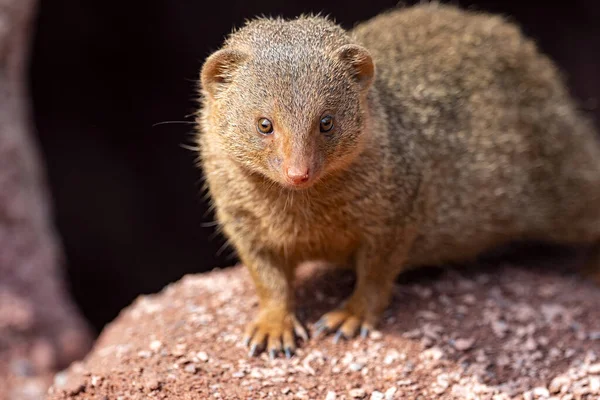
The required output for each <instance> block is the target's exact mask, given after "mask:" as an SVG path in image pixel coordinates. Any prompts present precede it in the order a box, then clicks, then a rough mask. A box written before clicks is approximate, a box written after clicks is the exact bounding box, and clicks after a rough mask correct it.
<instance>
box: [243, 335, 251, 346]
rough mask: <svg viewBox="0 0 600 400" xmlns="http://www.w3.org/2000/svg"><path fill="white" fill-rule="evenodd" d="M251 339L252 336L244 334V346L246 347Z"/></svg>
mask: <svg viewBox="0 0 600 400" xmlns="http://www.w3.org/2000/svg"><path fill="white" fill-rule="evenodd" d="M251 339H252V338H251V337H250V336H246V337H245V338H244V346H246V347H248V345H249V344H250V340H251Z"/></svg>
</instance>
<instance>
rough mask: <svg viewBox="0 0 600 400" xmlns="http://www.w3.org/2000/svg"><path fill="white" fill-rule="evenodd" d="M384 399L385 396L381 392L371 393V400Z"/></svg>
mask: <svg viewBox="0 0 600 400" xmlns="http://www.w3.org/2000/svg"><path fill="white" fill-rule="evenodd" d="M384 398H385V395H384V394H383V393H381V392H378V391H377V390H375V391H374V392H373V393H371V400H383V399H384Z"/></svg>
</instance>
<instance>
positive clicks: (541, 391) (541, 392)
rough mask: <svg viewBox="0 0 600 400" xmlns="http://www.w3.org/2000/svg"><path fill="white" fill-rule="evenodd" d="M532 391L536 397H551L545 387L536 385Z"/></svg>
mask: <svg viewBox="0 0 600 400" xmlns="http://www.w3.org/2000/svg"><path fill="white" fill-rule="evenodd" d="M532 393H533V395H534V396H536V397H543V398H547V397H550V392H549V391H548V389H546V388H545V387H536V388H535V389H533V391H532Z"/></svg>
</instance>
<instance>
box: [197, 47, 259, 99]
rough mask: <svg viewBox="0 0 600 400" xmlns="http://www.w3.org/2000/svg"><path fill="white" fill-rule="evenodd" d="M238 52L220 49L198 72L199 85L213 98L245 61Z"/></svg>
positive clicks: (243, 54) (243, 56) (243, 55)
mask: <svg viewBox="0 0 600 400" xmlns="http://www.w3.org/2000/svg"><path fill="white" fill-rule="evenodd" d="M246 58H247V55H246V54H245V53H243V52H241V51H239V50H232V49H222V50H218V51H216V52H214V53H213V54H211V55H210V56H209V57H208V58H207V59H206V61H205V62H204V65H203V66H202V70H201V72H200V83H201V84H202V89H204V90H205V91H206V92H207V93H208V94H209V95H210V96H212V97H215V96H216V95H217V94H218V93H219V92H220V91H222V90H223V89H224V88H225V87H227V84H229V83H230V82H231V80H232V78H233V72H234V71H235V70H236V69H237V68H238V67H239V66H240V65H241V64H242V62H243V61H244V60H246Z"/></svg>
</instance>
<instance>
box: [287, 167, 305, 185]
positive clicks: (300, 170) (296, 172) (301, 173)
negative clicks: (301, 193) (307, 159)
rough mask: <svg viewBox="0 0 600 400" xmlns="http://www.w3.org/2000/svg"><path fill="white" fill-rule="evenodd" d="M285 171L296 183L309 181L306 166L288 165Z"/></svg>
mask: <svg viewBox="0 0 600 400" xmlns="http://www.w3.org/2000/svg"><path fill="white" fill-rule="evenodd" d="M285 172H286V174H287V176H288V178H289V179H290V181H291V182H292V183H293V184H294V185H299V184H301V183H305V182H307V181H308V168H306V167H287V169H286V171H285Z"/></svg>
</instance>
